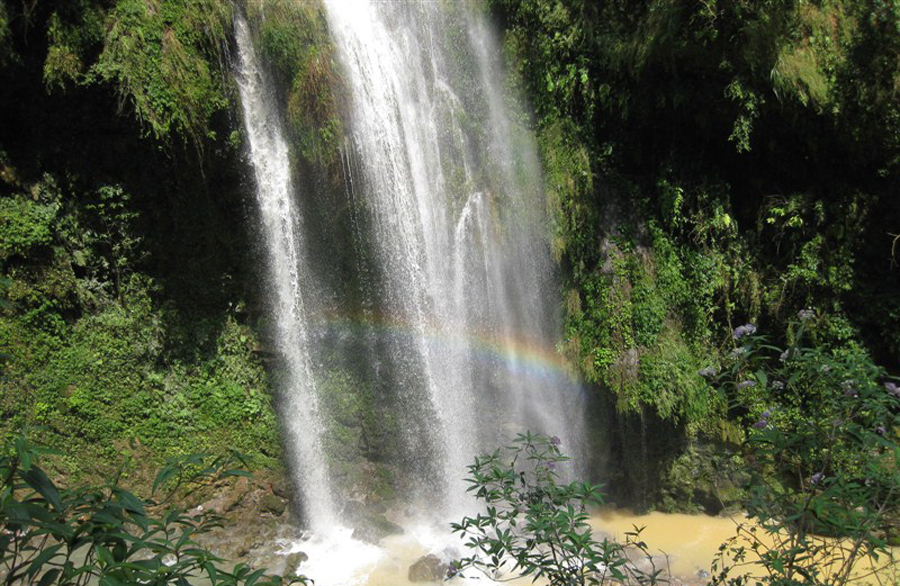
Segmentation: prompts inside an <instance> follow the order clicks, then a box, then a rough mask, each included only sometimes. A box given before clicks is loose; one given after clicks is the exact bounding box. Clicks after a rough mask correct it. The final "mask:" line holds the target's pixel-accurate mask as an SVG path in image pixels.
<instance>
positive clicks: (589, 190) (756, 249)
mask: <svg viewBox="0 0 900 586" xmlns="http://www.w3.org/2000/svg"><path fill="white" fill-rule="evenodd" d="M491 6H492V8H493V11H494V13H495V15H496V16H497V17H498V19H499V22H500V23H501V26H502V27H503V29H504V30H505V48H506V51H507V54H508V57H509V63H510V66H511V69H512V70H513V72H514V73H515V74H516V76H517V79H518V82H517V83H518V86H519V87H521V88H522V89H524V91H525V92H526V93H527V94H528V96H529V97H530V98H531V100H532V102H533V104H534V107H535V110H536V114H537V119H536V126H537V130H538V135H539V140H540V145H541V149H542V156H543V162H544V165H545V177H546V181H547V192H548V195H549V196H550V198H551V199H550V202H549V203H550V206H551V208H552V209H553V210H554V211H555V213H556V214H557V221H556V234H555V242H554V250H555V251H556V253H557V255H558V258H559V259H560V262H561V264H562V266H563V268H564V275H565V277H566V286H567V294H566V299H565V311H566V336H567V341H566V346H565V352H566V354H567V355H568V356H569V357H570V358H571V359H572V360H573V361H574V362H575V363H576V364H577V365H578V367H579V369H580V371H581V372H582V374H583V375H584V376H585V378H586V379H587V380H589V381H593V382H596V383H597V384H598V385H599V386H601V387H603V388H604V389H606V392H609V393H611V394H612V396H613V397H614V402H615V404H616V407H617V410H618V411H619V412H620V414H621V415H620V421H621V424H622V425H626V424H627V425H634V426H637V427H638V428H639V429H643V428H644V426H645V425H646V422H647V421H651V422H653V421H656V422H659V421H660V420H663V421H674V422H676V424H677V425H678V427H679V428H680V429H684V430H686V432H687V438H688V442H690V441H693V440H690V438H692V437H696V436H697V435H698V434H699V435H700V436H702V438H701V439H702V441H703V442H705V443H706V444H707V445H708V444H709V443H710V442H712V443H714V444H717V443H719V442H723V441H724V442H738V441H740V439H741V436H742V433H743V431H742V430H741V428H740V427H739V426H736V425H735V420H734V419H733V418H732V416H731V415H732V413H731V412H730V411H729V408H728V404H727V403H726V402H724V401H722V400H721V398H720V397H719V396H717V395H716V394H715V393H713V392H711V391H712V389H711V388H710V387H709V386H708V385H707V383H706V381H704V380H703V379H702V377H700V376H699V375H698V374H697V372H698V371H699V370H700V369H701V368H702V367H703V366H704V364H708V362H709V357H710V356H712V357H714V358H713V360H712V361H713V362H724V361H725V360H726V359H727V355H728V354H729V352H730V351H731V348H732V347H731V344H730V340H729V338H730V332H731V330H732V329H733V327H734V326H735V325H737V324H740V323H744V322H752V323H757V324H760V325H764V326H765V327H766V329H767V330H768V331H770V332H784V331H785V329H786V324H787V321H788V320H789V319H790V318H791V317H792V316H793V315H794V314H795V313H796V311H797V310H799V309H801V308H804V307H810V306H812V307H816V308H818V310H819V326H818V333H817V336H818V338H819V342H820V343H821V344H822V346H823V347H825V348H832V349H838V348H843V349H845V350H846V351H849V352H862V353H868V354H870V355H872V356H873V357H874V358H875V359H876V360H877V361H878V362H880V363H881V364H883V365H884V366H885V367H887V368H889V369H891V370H894V369H896V368H898V366H900V363H898V356H900V347H898V344H897V340H898V338H897V336H896V331H897V326H898V318H900V304H898V299H900V298H898V297H897V296H896V294H895V292H896V290H897V286H898V275H900V273H898V271H897V267H896V262H895V253H896V247H895V238H896V236H895V235H896V233H897V232H898V228H897V223H898V221H900V207H898V206H900V203H898V202H900V200H898V199H897V197H896V192H897V187H898V179H900V168H898V166H897V162H898V160H900V159H898V154H900V150H898V146H900V141H898V138H900V129H898V126H897V120H898V117H897V116H898V103H900V100H898V99H897V98H898V95H897V91H898V89H897V88H898V87H900V86H898V82H897V80H898V79H900V52H898V50H900V10H898V7H897V6H896V4H895V3H891V2H881V1H880V0H852V1H851V0H790V1H763V2H723V1H715V0H713V1H704V2H669V1H666V0H615V1H609V2H591V1H584V0H525V1H518V0H515V1H513V0H492V2H491ZM776 338H777V339H783V336H782V335H777V336H776ZM629 412H630V413H634V414H636V417H638V418H639V419H640V423H636V424H628V423H627V422H628V417H627V415H624V414H627V413H629ZM653 425H654V426H658V425H659V423H656V424H653ZM628 430H629V431H627V433H631V432H632V431H633V428H628ZM642 433H643V432H642ZM655 441H656V442H659V443H665V444H669V445H671V436H670V435H668V434H661V435H660V436H659V438H658V440H655ZM647 442H650V443H648V444H647V445H646V446H645V447H644V448H642V449H643V450H644V451H648V450H649V451H652V452H653V453H657V454H660V452H662V459H663V461H662V462H661V463H662V464H663V466H662V474H661V477H662V478H661V479H660V481H661V482H664V483H671V481H672V478H674V477H677V478H678V479H679V480H680V481H682V482H692V481H691V479H690V478H689V477H685V476H684V475H683V474H681V473H679V472H678V469H684V470H691V469H696V468H697V467H701V468H702V467H704V466H706V464H705V462H704V459H702V458H701V459H695V460H693V461H691V462H684V461H682V460H683V459H682V458H680V457H679V456H677V455H675V454H672V453H671V452H670V453H669V454H668V455H666V454H665V451H666V450H665V447H664V446H662V445H660V446H659V447H658V448H654V446H653V445H652V444H653V443H654V440H653V438H652V437H651V438H649V439H648V440H647ZM682 445H683V444H682ZM695 448H696V449H695ZM627 449H628V448H627V446H622V447H621V448H620V451H622V452H626V450H627ZM677 449H681V448H677ZM713 450H715V448H713ZM691 451H692V453H695V454H700V453H708V450H707V449H706V448H705V447H704V446H703V445H699V446H697V445H696V444H695V445H694V446H692V447H691ZM628 457H630V456H628V455H626V456H620V458H621V460H620V463H622V464H624V462H625V461H626V460H627V459H628ZM667 459H675V461H674V463H673V466H674V467H673V468H671V469H669V470H666V469H665V461H666V460H667ZM617 468H619V469H621V468H622V466H621V465H620V466H617ZM650 483H651V485H652V484H653V481H652V480H650ZM647 488H652V486H650V487H647ZM687 498H691V497H687ZM680 506H683V505H680Z"/></svg>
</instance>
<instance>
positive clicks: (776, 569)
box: [703, 310, 900, 586]
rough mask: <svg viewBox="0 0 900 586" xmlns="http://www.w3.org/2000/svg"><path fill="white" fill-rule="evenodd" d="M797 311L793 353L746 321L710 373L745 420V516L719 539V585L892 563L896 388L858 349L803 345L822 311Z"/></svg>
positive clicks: (897, 467)
mask: <svg viewBox="0 0 900 586" xmlns="http://www.w3.org/2000/svg"><path fill="white" fill-rule="evenodd" d="M798 318H799V320H798V321H796V322H794V323H793V324H792V326H791V328H790V329H789V331H788V340H790V341H791V342H790V344H789V345H788V347H787V349H782V348H779V347H777V346H773V345H771V344H769V343H768V340H767V338H766V337H765V336H761V335H757V334H756V327H755V326H753V325H750V324H748V325H744V326H740V327H739V328H737V329H736V330H735V331H734V339H735V341H736V342H737V343H738V344H739V346H738V347H737V348H736V349H735V351H734V353H733V358H732V362H731V364H730V365H729V368H728V370H727V371H726V372H725V373H723V374H722V375H715V374H713V370H712V369H711V368H709V369H705V371H704V372H703V374H706V375H707V376H709V377H710V378H712V379H713V380H714V381H715V383H716V386H717V387H718V389H719V392H720V393H721V394H722V395H723V396H724V397H726V398H727V399H728V400H729V402H730V404H731V405H732V408H733V409H734V410H735V411H736V412H738V413H741V412H742V413H743V420H744V421H745V422H746V423H747V426H748V428H749V429H748V432H747V433H748V437H747V440H746V442H745V445H744V460H745V462H746V463H747V467H748V472H749V473H750V477H749V482H748V485H747V486H746V488H745V491H746V500H745V503H744V507H745V509H746V511H747V514H748V517H749V521H748V522H747V523H743V524H741V525H740V526H739V527H738V532H737V535H736V536H735V537H734V538H733V539H732V540H730V541H729V542H728V543H726V544H723V546H722V548H721V553H720V555H719V558H718V559H717V561H716V564H715V566H714V571H715V576H714V580H713V583H714V584H728V585H730V586H743V585H744V584H747V583H750V582H751V580H753V581H758V582H757V583H760V582H761V583H763V584H794V583H800V582H802V583H804V584H829V585H833V584H846V583H847V582H848V581H850V580H852V579H854V578H857V577H859V576H860V575H862V574H867V573H869V572H872V571H873V570H874V569H877V568H882V570H881V571H884V568H886V567H889V566H893V565H894V560H893V559H892V556H891V555H890V550H889V548H888V542H889V539H890V538H891V536H892V534H894V532H896V523H897V520H898V518H900V517H898V514H900V447H898V445H897V435H898V431H900V389H898V387H897V384H896V382H894V381H892V380H889V379H888V377H887V376H886V374H885V372H884V371H883V369H881V368H879V367H877V366H876V365H874V364H873V362H872V361H871V359H870V358H869V357H868V356H867V355H866V354H864V353H863V352H861V351H854V350H845V351H842V352H834V351H831V350H829V349H827V348H824V347H807V346H805V345H804V339H805V337H806V336H807V334H808V333H809V332H810V331H812V333H813V334H814V333H815V331H814V330H815V328H814V327H813V326H814V324H815V322H816V317H815V314H814V313H813V312H812V311H811V310H802V311H801V312H800V313H799V315H798ZM748 567H749V572H750V573H741V574H739V575H733V572H734V570H735V569H737V568H748ZM759 572H761V575H759V576H756V575H755V574H756V573H759Z"/></svg>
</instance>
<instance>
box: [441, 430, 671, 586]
mask: <svg viewBox="0 0 900 586" xmlns="http://www.w3.org/2000/svg"><path fill="white" fill-rule="evenodd" d="M566 460H568V458H567V457H566V456H564V455H563V454H562V452H561V451H560V448H559V439H558V438H556V437H553V438H548V437H545V436H540V435H533V434H531V433H525V434H520V435H518V436H517V437H516V439H515V441H514V442H513V444H512V445H511V446H509V447H507V448H506V449H505V450H504V451H500V450H498V451H496V452H494V453H493V454H491V455H488V456H483V457H479V458H476V460H475V463H474V464H472V465H471V466H469V475H470V476H469V478H468V479H467V481H468V482H469V483H471V484H472V486H471V487H470V488H469V490H470V491H471V492H474V493H475V496H476V497H477V498H478V499H480V500H482V501H484V503H485V505H486V509H485V512H484V513H479V514H478V515H476V516H474V517H465V518H463V520H462V521H461V522H460V523H453V524H452V527H453V531H454V532H456V533H459V534H460V535H461V536H463V538H464V539H465V545H466V547H468V548H470V549H472V550H473V555H472V556H470V557H465V558H463V559H461V560H458V561H456V562H454V564H453V565H452V566H451V570H450V573H451V574H456V573H460V572H464V571H465V570H466V569H468V568H472V569H475V570H478V571H481V572H483V573H484V574H486V575H487V576H488V577H489V578H492V579H497V578H503V577H506V576H509V575H510V574H513V575H520V576H529V577H531V578H532V579H534V580H537V579H541V578H542V579H544V580H546V581H547V583H548V584H550V585H551V586H575V585H578V586H584V585H589V586H594V585H600V584H607V583H626V584H657V583H659V582H663V581H665V580H663V579H661V578H660V574H662V570H661V569H657V568H656V566H655V562H654V560H653V558H652V557H650V556H649V554H648V553H647V547H646V545H645V544H644V543H643V542H641V541H640V529H637V528H635V531H634V532H633V533H629V534H627V538H628V539H627V541H626V543H625V544H621V543H618V542H615V541H612V540H609V539H604V540H603V541H597V540H596V539H595V538H594V536H593V534H592V532H591V527H590V525H588V523H587V519H588V512H587V508H588V507H589V506H591V505H598V504H601V503H602V501H603V496H602V494H601V493H600V490H599V487H598V486H593V485H591V484H589V483H586V482H572V483H569V484H566V483H564V482H561V481H560V476H559V469H560V467H561V466H562V465H563V464H564V462H565V461H566ZM629 548H633V549H636V550H637V551H638V552H640V553H641V554H642V555H643V556H644V557H646V559H647V560H648V562H649V569H644V567H643V566H638V565H636V564H633V563H631V562H630V561H629V559H628V557H627V555H626V553H627V549H629Z"/></svg>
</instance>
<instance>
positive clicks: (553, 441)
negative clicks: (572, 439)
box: [550, 435, 562, 446]
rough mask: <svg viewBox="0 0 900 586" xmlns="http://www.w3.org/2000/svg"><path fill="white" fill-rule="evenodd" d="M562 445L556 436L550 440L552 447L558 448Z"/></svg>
mask: <svg viewBox="0 0 900 586" xmlns="http://www.w3.org/2000/svg"><path fill="white" fill-rule="evenodd" d="M561 443H562V442H561V441H560V440H559V438H558V437H556V436H555V435H554V436H553V437H551V438H550V444H551V445H554V446H558V445H559V444H561Z"/></svg>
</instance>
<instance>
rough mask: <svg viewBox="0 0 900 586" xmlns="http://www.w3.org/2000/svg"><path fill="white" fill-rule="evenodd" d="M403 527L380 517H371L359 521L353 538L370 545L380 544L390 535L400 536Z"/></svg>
mask: <svg viewBox="0 0 900 586" xmlns="http://www.w3.org/2000/svg"><path fill="white" fill-rule="evenodd" d="M402 533H403V527H401V526H400V525H397V524H396V523H392V522H391V521H388V520H387V519H385V518H384V517H381V516H378V515H369V516H367V517H365V518H363V519H359V520H357V523H356V529H354V530H353V538H354V539H359V540H360V541H367V542H369V543H378V542H379V541H381V540H382V539H384V538H385V537H387V536H389V535H400V534H402Z"/></svg>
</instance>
